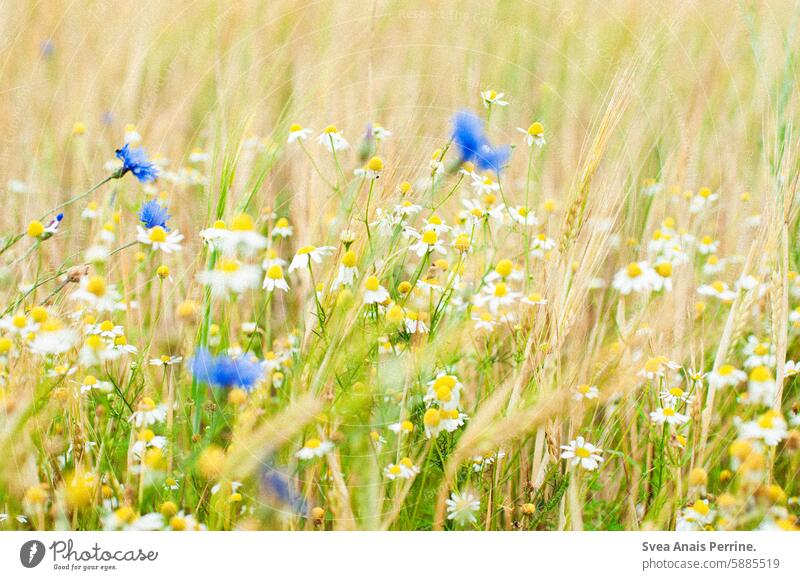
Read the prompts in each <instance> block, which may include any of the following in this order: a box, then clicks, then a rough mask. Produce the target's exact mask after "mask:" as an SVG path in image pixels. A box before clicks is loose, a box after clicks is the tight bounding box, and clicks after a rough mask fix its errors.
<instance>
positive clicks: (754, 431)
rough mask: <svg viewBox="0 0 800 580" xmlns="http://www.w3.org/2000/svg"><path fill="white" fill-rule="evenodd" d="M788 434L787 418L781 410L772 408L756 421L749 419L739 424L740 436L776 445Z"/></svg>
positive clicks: (771, 445)
mask: <svg viewBox="0 0 800 580" xmlns="http://www.w3.org/2000/svg"><path fill="white" fill-rule="evenodd" d="M787 435H788V430H787V426H786V420H785V419H784V418H783V415H781V413H780V411H776V410H775V409H770V410H769V411H767V412H766V413H764V414H763V415H761V416H760V417H758V419H756V420H755V421H747V422H745V423H741V424H740V425H739V436H740V437H742V438H743V439H755V440H761V441H763V442H764V443H765V444H766V445H769V446H770V447H774V446H775V445H777V444H778V443H780V442H781V441H782V440H783V439H785V438H786V436H787Z"/></svg>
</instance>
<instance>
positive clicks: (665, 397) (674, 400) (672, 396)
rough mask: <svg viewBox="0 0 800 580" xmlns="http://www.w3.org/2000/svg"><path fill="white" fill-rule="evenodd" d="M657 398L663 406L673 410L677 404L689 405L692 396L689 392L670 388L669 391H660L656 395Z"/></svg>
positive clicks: (678, 388)
mask: <svg viewBox="0 0 800 580" xmlns="http://www.w3.org/2000/svg"><path fill="white" fill-rule="evenodd" d="M658 398H659V399H661V400H662V401H664V404H665V405H669V406H670V407H672V408H674V407H675V406H676V405H678V404H679V403H685V404H687V405H688V404H689V403H691V402H692V399H693V397H692V394H691V393H690V392H689V391H684V390H683V389H682V388H680V387H672V388H671V389H668V390H665V391H661V392H660V393H658Z"/></svg>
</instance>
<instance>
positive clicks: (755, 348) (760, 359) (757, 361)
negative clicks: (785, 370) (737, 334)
mask: <svg viewBox="0 0 800 580" xmlns="http://www.w3.org/2000/svg"><path fill="white" fill-rule="evenodd" d="M743 350H744V354H745V357H746V358H745V361H744V367H745V368H747V369H752V368H754V367H757V366H766V367H773V366H775V348H774V347H773V345H772V344H770V343H769V342H766V341H762V340H759V339H758V338H756V337H755V336H753V335H752V334H751V335H750V336H748V337H747V344H745V346H744V349H743Z"/></svg>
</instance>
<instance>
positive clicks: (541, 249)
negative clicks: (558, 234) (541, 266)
mask: <svg viewBox="0 0 800 580" xmlns="http://www.w3.org/2000/svg"><path fill="white" fill-rule="evenodd" d="M530 244H531V245H530V250H529V251H530V253H531V256H533V257H534V258H544V257H545V254H547V253H548V252H550V251H552V250H553V249H555V247H556V241H555V240H554V239H553V238H549V237H547V235H546V234H544V233H540V234H537V235H535V236H533V238H531V240H530Z"/></svg>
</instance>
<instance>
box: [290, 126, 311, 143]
mask: <svg viewBox="0 0 800 580" xmlns="http://www.w3.org/2000/svg"><path fill="white" fill-rule="evenodd" d="M311 133H313V130H312V129H309V128H307V127H303V126H302V125H299V124H298V123H292V125H291V126H290V127H289V136H288V137H287V138H286V142H287V143H294V142H295V141H305V140H306V139H308V138H309V137H310V136H311Z"/></svg>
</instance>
